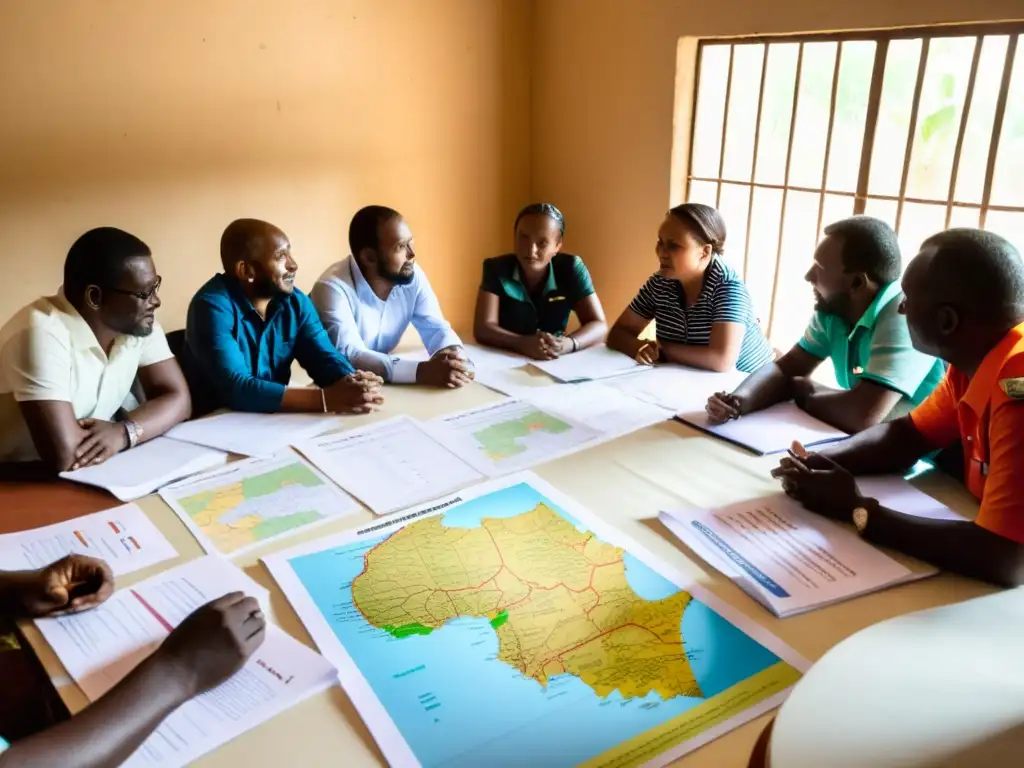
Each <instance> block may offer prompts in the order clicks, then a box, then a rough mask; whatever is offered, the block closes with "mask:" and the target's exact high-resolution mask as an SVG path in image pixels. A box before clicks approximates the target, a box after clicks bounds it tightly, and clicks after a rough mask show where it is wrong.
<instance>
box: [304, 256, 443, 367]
mask: <svg viewBox="0 0 1024 768" xmlns="http://www.w3.org/2000/svg"><path fill="white" fill-rule="evenodd" d="M413 275H414V277H413V280H412V282H411V283H409V284H408V285H396V286H395V287H394V288H393V289H392V290H391V294H390V295H389V296H388V298H387V301H381V300H380V299H379V298H378V297H377V294H375V293H374V292H373V289H372V288H370V285H369V283H367V282H366V278H365V277H363V273H362V272H361V271H360V270H359V265H358V264H356V260H355V259H354V258H352V257H351V256H349V257H347V258H345V259H343V260H342V261H339V262H338V263H337V264H335V265H333V266H332V267H330V268H329V269H328V270H327V271H326V272H324V273H323V274H322V275H320V279H319V280H317V282H316V285H314V286H313V290H312V291H311V292H310V294H309V297H310V298H311V299H312V300H313V304H314V305H315V306H316V310H317V312H318V313H319V314H320V320H321V321H322V322H323V324H324V327H325V328H326V329H327V335H328V336H330V337H331V341H332V342H333V343H334V345H335V346H336V347H337V348H338V350H339V351H340V352H341V354H343V355H345V357H347V358H348V359H349V361H351V363H352V365H354V366H355V367H356V368H357V369H361V370H364V371H373V372H374V373H377V374H380V375H381V376H383V377H384V380H385V381H390V382H393V383H395V384H411V383H414V382H415V381H416V367H417V366H418V365H419V362H418V361H416V360H403V359H402V358H400V357H395V356H392V355H391V352H392V350H394V348H395V347H396V346H397V345H398V342H399V341H400V340H401V338H402V334H404V333H405V331H406V329H407V328H408V327H409V323H412V325H413V327H414V328H416V330H417V331H418V332H419V334H420V338H421V339H422V340H423V346H424V347H426V348H427V354H429V355H431V356H432V355H434V354H435V353H437V352H438V351H439V350H441V349H445V348H447V347H452V346H461V345H462V341H461V340H460V339H459V337H458V336H457V335H456V333H455V331H453V330H452V327H451V325H450V324H449V323H448V321H447V320H445V319H444V315H443V314H441V305H440V304H439V303H438V301H437V296H436V295H434V290H433V289H432V288H431V287H430V281H429V280H427V276H426V275H425V274H424V273H423V270H421V269H420V268H419V267H418V266H414V267H413Z"/></svg>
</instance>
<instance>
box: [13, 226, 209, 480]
mask: <svg viewBox="0 0 1024 768" xmlns="http://www.w3.org/2000/svg"><path fill="white" fill-rule="evenodd" d="M159 290H160V276H159V275H158V274H157V273H156V268H155V266H154V264H153V259H152V254H151V252H150V250H149V247H148V246H147V245H146V244H145V243H143V242H142V241H141V240H139V239H138V238H137V237H135V236H134V235H131V234H129V233H127V232H124V231H122V230H119V229H115V228H113V227H101V228H99V229H93V230H90V231H89V232H86V233H85V234H84V235H82V236H81V237H80V238H78V240H76V241H75V243H74V245H72V246H71V250H70V251H68V255H67V259H66V260H65V262H64V285H63V286H62V288H61V289H60V291H59V292H58V293H57V295H56V296H47V297H44V298H41V299H37V300H36V301H34V302H32V303H31V304H29V305H28V306H27V307H24V308H23V309H22V310H20V311H19V312H18V313H17V314H15V315H14V317H12V318H11V319H10V320H9V321H8V322H7V324H6V325H4V327H3V328H2V329H0V462H16V461H34V460H38V459H40V458H41V459H42V460H43V461H44V462H46V463H47V464H49V465H50V466H51V467H52V468H54V469H56V470H58V471H64V470H70V469H79V468H82V467H86V466H89V465H92V464H99V463H101V462H103V461H106V460H107V459H109V458H110V457H111V456H113V455H115V454H117V453H118V452H120V451H122V450H125V449H127V448H132V447H134V446H135V445H136V444H138V443H140V442H142V441H144V440H148V439H150V438H152V437H155V436H157V435H160V434H163V433H164V432H166V431H167V430H168V429H170V428H171V427H173V426H174V425H175V424H177V423H179V422H181V421H184V420H185V419H187V418H188V417H189V414H190V412H191V401H190V399H189V394H188V387H187V385H186V383H185V377H184V376H183V375H182V373H181V369H180V368H179V367H178V363H177V361H176V360H175V359H174V356H173V355H172V354H171V350H170V349H169V348H168V346H167V339H166V338H165V337H164V332H163V330H162V329H161V328H160V325H159V323H157V322H156V316H155V312H156V310H157V308H158V307H159V306H160V299H159V297H158V295H157V294H158V291H159ZM136 377H137V378H138V381H139V383H140V384H141V386H142V390H143V392H144V394H145V398H144V399H145V402H144V403H143V404H142V405H141V406H139V405H138V403H137V402H136V401H135V398H134V397H130V395H131V390H132V386H133V385H134V383H135V380H136ZM122 407H127V408H130V409H131V411H130V413H128V414H127V417H126V418H125V419H123V420H121V421H114V420H113V419H114V417H115V415H116V414H118V411H120V410H121V409H122Z"/></svg>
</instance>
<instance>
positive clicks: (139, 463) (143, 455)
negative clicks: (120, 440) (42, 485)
mask: <svg viewBox="0 0 1024 768" xmlns="http://www.w3.org/2000/svg"><path fill="white" fill-rule="evenodd" d="M227 460H228V455H227V454H226V453H224V452H223V451H218V450H214V449H212V448H208V447H205V446H201V445H192V444H190V443H181V442H178V441H177V440H170V439H168V438H166V437H154V438H153V439H152V440H150V441H149V442H147V443H143V444H142V445H138V446H136V447H135V448H132V449H130V450H127V451H122V452H121V453H119V454H117V455H115V456H112V457H111V458H109V459H107V460H106V461H105V462H103V463H102V464H96V465H95V466H91V467H85V468H84V469H76V470H75V471H74V472H61V473H60V476H61V477H63V478H64V479H65V480H73V481H74V482H76V483H83V484H85V485H92V486H96V487H97V488H103V489H105V490H107V491H110V492H111V493H112V494H114V496H116V497H117V498H118V499H120V500H121V501H132V500H134V499H138V498H141V497H142V496H145V495H147V494H150V493H152V492H153V491H155V490H157V489H158V488H161V487H163V486H165V485H167V484H168V483H172V482H174V481H175V480H179V479H181V478H183V477H188V476H189V475H194V474H195V473H196V472H202V471H204V470H207V469H209V468H210V467H216V466H220V465H221V464H224V463H225V462H226V461H227Z"/></svg>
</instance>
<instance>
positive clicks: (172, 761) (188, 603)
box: [36, 557, 337, 768]
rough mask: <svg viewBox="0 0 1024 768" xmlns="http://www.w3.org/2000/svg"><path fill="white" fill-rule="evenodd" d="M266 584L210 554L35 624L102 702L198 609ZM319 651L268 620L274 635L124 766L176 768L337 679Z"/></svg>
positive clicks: (254, 592) (257, 593)
mask: <svg viewBox="0 0 1024 768" xmlns="http://www.w3.org/2000/svg"><path fill="white" fill-rule="evenodd" d="M236 590H237V591H242V592H245V593H246V594H249V595H251V596H253V597H258V598H259V597H261V598H263V600H262V601H261V602H264V603H265V601H266V590H264V589H262V588H261V587H259V586H258V585H256V584H255V583H254V582H252V581H251V580H250V579H249V578H248V577H247V576H245V574H243V573H242V572H241V571H240V570H238V569H236V568H234V567H233V566H231V565H230V564H229V563H227V562H226V561H224V560H221V559H220V558H216V557H206V558H201V559H199V560H193V561H192V562H190V563H186V564H185V565H182V566H179V567H177V568H173V569H171V570H169V571H165V572H164V573H161V574H160V575H158V576H154V577H153V578H151V579H147V580H146V581H143V582H140V583H138V584H136V585H135V586H133V587H131V588H128V589H121V590H119V591H118V592H116V593H115V594H114V596H113V597H111V598H110V599H109V600H108V601H107V602H106V603H104V604H103V605H101V606H100V607H99V608H96V609H95V610H92V611H86V612H85V613H77V614H73V615H70V616H61V617H59V618H54V619H39V620H37V621H36V624H37V626H38V627H39V630H40V631H41V632H42V634H43V637H45V638H46V640H47V642H49V643H50V645H51V646H52V647H53V650H54V652H55V653H56V654H57V657H58V658H59V659H60V661H61V663H62V664H63V665H64V667H65V669H67V671H68V674H69V675H70V676H71V677H72V678H73V679H74V681H75V682H76V683H78V685H79V687H81V689H82V691H83V693H85V695H86V696H87V697H88V698H89V700H90V701H96V700H97V699H99V698H100V697H101V696H102V695H103V694H105V693H106V692H107V691H109V690H110V689H111V688H113V687H114V685H116V684H117V683H118V682H120V681H121V680H122V679H123V678H124V677H125V676H126V675H127V674H128V673H129V672H130V671H131V670H132V669H134V668H135V667H136V666H137V665H138V663H139V662H141V661H142V660H143V659H145V658H146V657H148V656H149V655H150V654H152V653H153V651H155V650H156V648H157V647H158V646H159V645H160V643H162V642H163V641H164V639H166V637H167V635H168V634H169V633H170V632H171V630H172V629H174V627H177V626H178V624H180V623H181V622H182V621H183V620H184V619H185V618H186V617H187V616H188V615H189V614H191V613H192V611H194V610H195V609H196V608H198V607H200V606H202V605H204V604H206V603H207V602H209V601H210V600H214V599H216V598H218V597H221V596H223V595H226V594H228V593H229V592H234V591H236ZM336 678H337V673H336V672H335V670H334V668H333V667H332V666H331V665H330V664H329V663H328V662H327V661H326V660H325V659H324V658H323V657H321V656H320V655H318V654H317V653H315V652H313V651H311V650H310V649H309V648H307V647H306V646H304V645H303V644H302V643H300V642H298V641H296V640H293V639H292V638H291V637H289V636H288V635H287V634H285V633H284V632H282V631H281V630H280V629H278V628H277V627H275V626H272V625H269V624H268V625H267V632H266V640H265V641H264V642H263V645H261V646H260V648H259V649H258V650H257V651H256V653H255V654H254V655H253V656H252V657H251V658H250V659H249V661H248V662H246V664H245V666H244V667H242V669H241V670H239V671H238V672H237V673H236V674H235V675H234V676H232V677H231V678H230V679H229V680H227V681H226V682H224V683H222V684H221V685H219V686H218V687H216V688H214V689H212V690H210V691H207V692H206V693H204V694H201V695H200V696H197V697H196V698H194V699H192V700H190V701H188V702H186V703H185V704H183V705H182V706H181V707H179V708H178V709H177V710H175V711H174V713H172V714H171V715H170V716H169V717H168V718H167V719H166V720H164V722H163V723H162V724H161V725H160V727H159V728H157V730H156V731H155V732H154V733H153V735H151V736H150V737H149V738H148V739H146V741H144V742H143V744H142V746H141V747H139V749H138V750H136V752H135V753H134V754H133V755H132V756H131V757H130V758H129V759H128V761H127V762H126V763H125V765H126V766H130V768H135V767H136V766H161V768H177V766H183V765H187V764H188V763H190V762H192V761H193V760H196V759H197V758H199V757H201V756H202V755H204V754H206V753H207V752H211V751H212V750H214V749H216V748H217V747H220V746H221V745H223V744H226V743H227V742H229V741H231V740H232V739H234V738H236V737H238V736H240V735H241V734H243V733H245V732H246V731H248V730H249V729H251V728H254V727H256V726H257V725H260V724H261V723H263V722H265V721H267V720H269V719H270V718H272V717H274V716H275V715H277V714H278V713H280V712H283V711H284V710H286V709H288V708H289V707H292V706H294V705H295V704H297V703H299V702H300V701H302V700H304V699H306V698H308V697H309V696H312V695H313V694H315V693H318V692H320V691H322V690H324V689H325V688H328V687H330V686H331V685H333V684H334V682H335V681H336Z"/></svg>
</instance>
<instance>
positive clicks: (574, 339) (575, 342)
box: [569, 336, 580, 352]
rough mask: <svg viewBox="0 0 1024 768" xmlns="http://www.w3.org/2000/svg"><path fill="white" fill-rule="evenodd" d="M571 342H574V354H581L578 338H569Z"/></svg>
mask: <svg viewBox="0 0 1024 768" xmlns="http://www.w3.org/2000/svg"><path fill="white" fill-rule="evenodd" d="M569 341H571V342H572V351H573V352H579V351H580V343H579V342H578V341H576V337H575V336H570V337H569Z"/></svg>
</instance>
